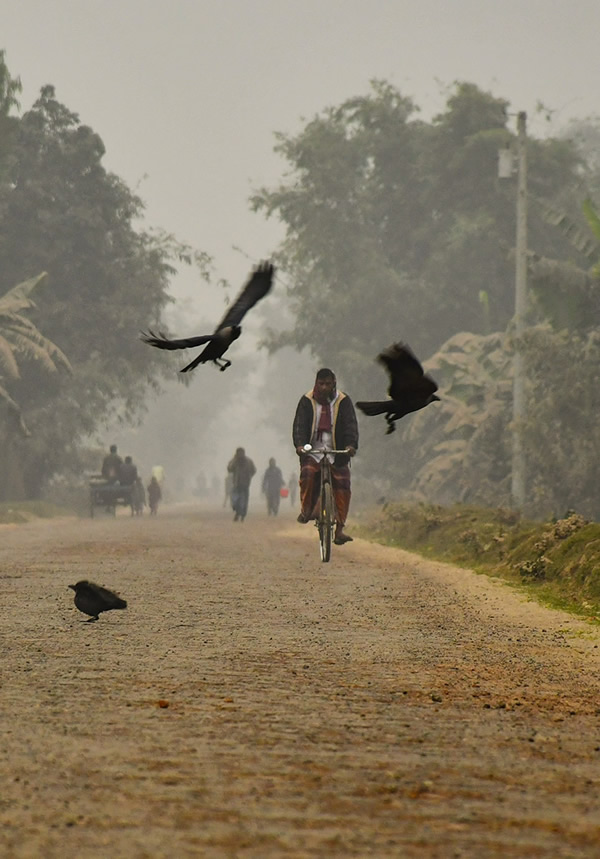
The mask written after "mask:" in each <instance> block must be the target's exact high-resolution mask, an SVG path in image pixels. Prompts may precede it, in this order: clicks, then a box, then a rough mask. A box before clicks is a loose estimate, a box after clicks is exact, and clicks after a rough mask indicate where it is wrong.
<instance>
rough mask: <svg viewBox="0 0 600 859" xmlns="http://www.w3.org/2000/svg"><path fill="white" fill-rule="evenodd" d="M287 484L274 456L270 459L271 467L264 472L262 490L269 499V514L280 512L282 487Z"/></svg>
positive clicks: (274, 514)
mask: <svg viewBox="0 0 600 859" xmlns="http://www.w3.org/2000/svg"><path fill="white" fill-rule="evenodd" d="M282 486H285V481H284V479H283V475H282V474H281V469H280V468H278V466H277V464H276V462H275V460H274V459H273V457H271V459H270V460H269V467H268V468H267V470H266V471H265V473H264V476H263V482H262V491H263V493H264V495H265V497H266V499H267V514H268V515H269V516H277V514H278V513H279V502H280V500H281V488H282Z"/></svg>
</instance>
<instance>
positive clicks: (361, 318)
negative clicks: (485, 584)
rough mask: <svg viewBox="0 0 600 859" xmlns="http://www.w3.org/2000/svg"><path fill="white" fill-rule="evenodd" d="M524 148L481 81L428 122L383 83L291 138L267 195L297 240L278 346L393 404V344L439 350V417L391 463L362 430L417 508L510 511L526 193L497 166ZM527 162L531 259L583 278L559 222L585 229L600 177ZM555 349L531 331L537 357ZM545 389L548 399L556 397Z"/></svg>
mask: <svg viewBox="0 0 600 859" xmlns="http://www.w3.org/2000/svg"><path fill="white" fill-rule="evenodd" d="M513 141H514V135H513V134H512V133H511V131H510V130H509V128H508V103H507V102H506V101H505V100H503V99H498V98H495V97H494V96H493V95H491V94H490V93H485V92H482V91H481V90H479V89H478V88H477V87H476V86H475V85H473V84H469V83H457V84H455V85H454V86H453V87H452V88H451V90H450V91H449V94H448V99H447V103H446V107H445V110H444V111H443V112H442V113H440V115H439V116H437V117H435V118H434V119H433V120H432V121H431V122H430V123H425V122H423V121H422V120H419V119H418V117H417V107H416V105H415V104H414V103H413V102H411V101H410V100H409V99H406V98H404V97H403V96H402V95H401V94H400V93H399V92H398V91H397V90H396V89H395V88H393V87H391V86H390V85H388V84H386V83H382V82H375V83H374V84H373V86H372V90H371V92H370V93H369V94H368V95H367V96H365V97H361V98H354V99H349V100H347V101H346V102H344V103H343V104H342V105H341V106H339V107H336V108H328V109H327V110H325V111H323V112H322V114H320V115H319V116H317V117H315V118H314V119H313V120H311V121H310V122H309V123H307V125H306V126H305V128H304V129H303V130H302V131H301V132H300V133H299V134H298V135H296V136H295V137H289V136H285V135H281V134H279V135H278V136H277V144H276V150H277V151H278V152H279V153H280V154H281V155H282V156H283V157H284V158H285V159H286V160H287V162H288V165H289V167H290V169H289V172H288V174H287V176H286V179H285V181H284V182H282V183H281V185H280V186H279V187H277V188H274V189H265V188H263V189H260V190H259V191H257V192H256V194H255V195H254V197H253V199H252V205H253V207H254V208H255V209H256V210H259V211H263V212H264V213H265V214H266V215H267V216H273V215H277V216H279V217H280V218H281V219H282V221H283V222H284V224H285V225H286V227H287V236H286V239H285V241H284V243H283V245H282V247H281V249H280V260H279V262H280V266H281V268H282V269H283V270H284V271H285V272H286V274H287V278H288V281H289V283H290V286H289V288H288V294H289V300H290V305H291V309H292V311H293V313H294V316H295V319H294V322H293V326H292V330H291V332H290V334H289V335H288V334H284V335H280V336H279V337H272V338H271V341H270V342H271V347H272V348H277V347H278V346H279V345H281V344H283V343H285V342H286V341H289V339H291V342H292V343H293V344H294V345H295V346H296V348H301V347H308V348H309V349H310V350H312V351H313V352H314V353H315V354H316V355H317V356H318V357H321V358H323V359H324V358H325V355H327V363H333V364H335V366H336V368H337V369H338V372H342V370H341V368H344V375H346V377H347V378H348V379H350V380H351V382H352V387H350V386H346V390H348V389H349V388H350V392H351V393H354V392H360V398H374V397H375V395H376V393H377V392H381V393H382V394H383V392H384V390H385V386H386V380H385V378H384V377H383V376H382V373H381V369H380V368H378V367H376V366H375V364H374V361H373V359H374V358H375V356H376V354H377V353H378V352H379V351H380V349H381V347H383V346H386V345H388V344H389V343H392V342H394V341H396V340H407V341H408V342H409V343H410V345H411V346H412V347H413V348H414V349H415V351H416V352H417V354H418V355H420V356H421V357H422V358H427V356H429V355H432V353H433V357H432V358H431V359H430V361H428V362H426V366H427V367H428V368H430V369H432V372H434V377H435V372H436V371H437V372H438V373H439V374H440V378H439V379H438V381H439V382H440V383H441V384H440V388H441V392H442V403H440V404H435V406H432V407H431V408H430V409H426V410H424V412H423V413H420V414H419V415H415V416H410V417H408V418H406V419H405V421H403V422H402V426H401V428H400V431H399V433H398V434H397V437H396V438H395V439H393V440H391V445H390V444H388V446H387V448H385V449H384V447H383V445H382V444H381V443H380V441H377V442H376V436H377V433H378V431H379V432H381V430H380V428H377V426H376V422H375V421H371V422H368V421H361V433H363V443H362V444H361V462H360V463H359V462H358V460H357V467H358V468H359V469H360V470H361V471H364V472H369V473H370V474H372V475H375V477H377V478H379V479H380V480H382V481H383V480H388V482H389V485H390V486H392V487H406V488H408V487H410V488H411V490H412V491H413V492H415V493H417V496H419V497H423V496H424V494H425V493H430V494H431V495H434V496H435V497H436V498H437V499H438V500H440V499H444V500H456V499H457V498H461V497H462V498H465V499H466V498H470V499H471V500H479V501H485V502H486V503H493V501H494V499H495V500H496V501H500V503H502V502H506V503H508V501H509V494H508V489H507V487H508V480H509V475H510V451H509V440H510V414H511V411H510V383H511V375H510V374H511V358H512V349H513V346H514V344H513V342H512V333H511V325H510V323H511V319H512V316H513V312H514V258H513V254H512V249H513V246H514V241H515V190H516V189H515V187H514V184H513V183H511V182H508V183H501V182H499V181H498V180H497V152H498V148H499V147H501V146H506V145H511V143H512V142H513ZM528 161H529V188H530V192H531V205H530V214H529V240H530V247H531V248H532V252H533V253H534V254H535V256H536V258H537V259H539V260H546V259H548V260H550V259H551V260H552V261H553V262H554V263H556V264H560V265H563V266H566V265H568V266H570V267H571V268H572V269H573V270H576V271H577V272H579V274H578V275H577V277H580V276H581V273H582V270H583V274H584V275H585V265H586V259H587V257H586V250H585V248H584V247H576V246H573V245H572V244H571V243H570V241H569V237H568V236H567V235H564V234H563V233H561V232H560V231H558V230H557V229H556V225H555V224H553V223H551V222H549V219H548V217H547V215H548V210H549V208H553V207H554V208H556V207H559V208H560V209H561V210H563V211H564V212H566V213H567V214H568V215H569V216H570V217H572V216H574V215H575V213H576V212H577V211H578V209H579V207H580V203H581V199H582V197H584V196H585V194H586V188H587V187H588V186H590V187H592V185H593V183H592V181H591V180H593V170H592V169H591V168H590V165H589V163H588V162H586V160H585V159H584V158H583V157H582V154H581V150H580V149H578V148H577V147H576V146H575V144H574V143H573V142H572V141H571V140H569V139H559V138H549V139H540V140H536V139H534V138H532V139H530V140H529V142H528ZM585 277H587V275H585ZM584 279H585V278H584ZM586 283H588V286H589V278H588V279H587V281H586ZM557 291H558V288H557V289H555V293H556V292H557ZM562 292H563V297H564V292H565V290H564V289H563V290H562ZM592 292H593V290H592ZM577 296H578V297H577V298H576V299H574V301H573V305H574V309H573V312H575V305H576V307H577V312H578V313H581V312H582V311H583V313H584V314H585V309H586V308H587V309H588V310H589V307H590V303H591V301H593V299H594V297H595V293H593V295H592V293H590V294H589V296H588V299H586V300H585V301H584V292H583V291H580V292H579V293H577ZM548 299H549V296H548V294H547V293H546V294H545V295H542V294H541V293H540V295H539V300H538V302H537V304H536V305H535V307H533V308H532V313H531V318H530V324H531V325H532V326H539V328H536V330H538V331H539V332H541V331H543V329H544V321H545V320H546V319H547V317H548V313H549V309H548ZM559 305H560V306H561V307H562V308H563V309H564V300H561V301H559V302H557V308H558V306H559ZM598 306H600V305H598V304H596V311H595V313H597V307H598ZM573 318H574V317H573ZM589 318H590V317H589V316H588V319H589ZM592 318H593V317H592ZM467 332H468V333H467ZM490 332H492V333H490ZM493 332H497V333H493ZM540 338H542V340H543V337H542V335H541V334H540V335H539V337H538V336H537V335H536V336H535V337H534V336H533V335H532V337H531V338H530V341H529V348H532V349H539V348H540V343H541V340H540ZM546 357H548V352H546ZM566 381H567V380H566V378H565V383H566ZM531 384H532V387H531V392H532V396H533V395H534V393H535V391H538V392H539V394H540V395H541V394H542V391H543V387H544V384H546V383H545V382H544V383H542V380H541V376H540V377H538V378H536V379H532V380H531ZM354 396H355V397H356V393H354ZM377 396H379V393H377ZM363 428H364V431H363ZM538 429H539V427H538ZM365 442H366V443H365ZM539 442H540V435H539V434H538V436H537V437H535V436H533V435H532V436H530V443H531V444H536V443H537V444H539ZM397 445H400V451H401V453H400V454H399V455H398V456H397V457H395V456H394V455H393V454H392V456H391V457H390V446H397ZM538 449H541V448H538ZM363 463H364V465H363ZM548 479H549V478H548V474H546V476H545V478H544V480H545V481H546V485H547V481H548ZM505 490H506V491H505ZM550 496H552V498H553V502H552V503H558V501H557V499H558V498H559V497H560V496H559V494H557V493H554V495H553V494H552V493H550V494H549V495H547V498H546V500H547V499H548V498H549V497H550ZM539 497H540V499H541V497H542V496H541V495H540V496H539ZM540 504H541V502H540ZM538 509H541V506H540V507H538Z"/></svg>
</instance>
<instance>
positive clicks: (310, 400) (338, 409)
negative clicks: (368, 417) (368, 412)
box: [292, 390, 358, 466]
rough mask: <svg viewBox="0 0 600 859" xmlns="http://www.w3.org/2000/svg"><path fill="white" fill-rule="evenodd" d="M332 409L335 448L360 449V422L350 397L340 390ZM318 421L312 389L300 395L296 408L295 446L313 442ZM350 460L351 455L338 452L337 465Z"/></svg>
mask: <svg viewBox="0 0 600 859" xmlns="http://www.w3.org/2000/svg"><path fill="white" fill-rule="evenodd" d="M332 411H333V414H332V417H331V433H332V436H333V440H332V443H333V447H334V450H341V449H342V448H345V447H353V448H354V449H355V450H358V422H357V420H356V412H355V411H354V406H353V405H352V400H351V399H350V397H349V396H348V395H347V394H344V393H343V392H342V391H339V396H338V398H337V399H336V401H335V403H334V404H333V410H332ZM316 423H317V401H316V400H315V398H314V396H313V392H312V390H311V391H307V392H306V394H304V395H303V396H302V397H300V401H299V403H298V407H297V409H296V415H295V417H294V425H293V428H292V439H293V441H294V447H300V445H305V444H310V443H311V440H312V437H313V435H314V431H315V426H316ZM349 460H350V457H349V456H346V455H345V454H338V455H337V456H336V458H335V465H338V466H340V465H346V464H347V463H348V462H349Z"/></svg>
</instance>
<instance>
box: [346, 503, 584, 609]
mask: <svg viewBox="0 0 600 859" xmlns="http://www.w3.org/2000/svg"><path fill="white" fill-rule="evenodd" d="M357 530H358V532H359V534H360V536H361V537H364V538H366V539H368V540H374V541H376V542H379V543H384V544H386V545H390V546H398V547H400V548H403V549H407V550H409V551H412V552H417V553H418V554H420V555H423V556H425V557H428V558H433V559H436V560H440V561H446V562H448V563H452V564H456V565H458V566H462V567H468V568H470V569H473V570H475V571H476V572H480V573H486V574H487V575H493V576H496V577H498V578H502V579H503V580H504V581H506V582H508V583H510V584H512V585H514V586H517V587H519V588H520V589H521V590H524V591H526V592H527V593H528V594H529V595H530V596H532V597H534V598H535V599H537V600H538V601H540V602H543V603H545V604H546V605H550V606H551V607H553V608H561V609H563V610H567V611H571V612H575V613H577V614H579V615H582V616H584V617H587V618H589V619H591V620H594V621H596V620H597V621H599V622H600V524H598V523H595V522H586V521H585V520H584V519H583V518H582V517H581V516H579V515H578V514H576V513H572V514H570V515H569V516H566V517H565V518H564V519H559V520H552V521H548V522H533V521H528V520H524V519H522V518H521V516H520V515H519V513H517V512H515V511H514V510H505V509H485V508H481V507H472V506H469V505H466V504H457V505H454V506H452V507H441V506H438V505H433V504H420V505H416V506H411V505H405V504H386V505H385V506H384V507H383V508H382V509H381V510H379V511H377V512H373V513H370V514H367V515H366V516H364V517H363V518H362V520H361V523H360V525H359V526H358V529H357Z"/></svg>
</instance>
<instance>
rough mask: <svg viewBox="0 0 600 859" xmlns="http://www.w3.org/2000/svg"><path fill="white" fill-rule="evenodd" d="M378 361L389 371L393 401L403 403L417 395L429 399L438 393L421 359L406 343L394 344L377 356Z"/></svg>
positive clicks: (389, 390) (390, 393)
mask: <svg viewBox="0 0 600 859" xmlns="http://www.w3.org/2000/svg"><path fill="white" fill-rule="evenodd" d="M377 360H378V361H379V363H380V364H383V366H384V367H385V368H386V370H387V371H388V374H389V377H390V386H389V388H388V394H389V396H390V397H391V398H392V399H393V400H397V401H398V402H402V400H403V399H405V398H406V397H407V396H411V397H412V396H415V395H423V397H427V396H428V395H429V394H433V393H434V392H435V391H437V387H438V386H437V385H436V383H435V382H434V381H433V379H432V378H431V377H430V376H427V375H426V374H425V373H424V372H423V367H422V366H421V364H420V362H419V359H418V358H417V356H416V355H415V353H414V352H413V351H412V349H411V348H410V346H407V344H406V343H393V344H392V345H391V346H388V348H387V349H384V350H383V352H381V353H380V354H379V355H378V356H377Z"/></svg>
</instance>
